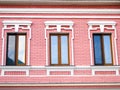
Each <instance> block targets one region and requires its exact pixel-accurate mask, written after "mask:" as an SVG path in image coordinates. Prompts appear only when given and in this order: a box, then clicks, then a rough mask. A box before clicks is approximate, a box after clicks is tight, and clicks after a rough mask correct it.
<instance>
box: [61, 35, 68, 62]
mask: <svg viewBox="0 0 120 90" xmlns="http://www.w3.org/2000/svg"><path fill="white" fill-rule="evenodd" d="M61 60H62V61H61V63H62V64H68V40H67V36H61Z"/></svg>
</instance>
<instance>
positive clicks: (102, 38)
mask: <svg viewBox="0 0 120 90" xmlns="http://www.w3.org/2000/svg"><path fill="white" fill-rule="evenodd" d="M101 42H102V43H101V44H102V45H101V46H102V63H103V65H105V53H104V35H101Z"/></svg>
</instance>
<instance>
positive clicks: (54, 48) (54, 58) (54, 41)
mask: <svg viewBox="0 0 120 90" xmlns="http://www.w3.org/2000/svg"><path fill="white" fill-rule="evenodd" d="M51 64H58V37H57V36H51Z"/></svg>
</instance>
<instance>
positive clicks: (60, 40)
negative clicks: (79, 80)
mask: <svg viewBox="0 0 120 90" xmlns="http://www.w3.org/2000/svg"><path fill="white" fill-rule="evenodd" d="M50 59H51V60H50V64H51V65H57V66H62V65H63V66H64V65H69V35H68V34H50Z"/></svg>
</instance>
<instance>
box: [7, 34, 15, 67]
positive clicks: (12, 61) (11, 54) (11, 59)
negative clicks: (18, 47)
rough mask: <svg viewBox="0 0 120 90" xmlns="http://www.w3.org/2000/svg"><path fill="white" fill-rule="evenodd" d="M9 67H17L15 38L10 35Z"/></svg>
mask: <svg viewBox="0 0 120 90" xmlns="http://www.w3.org/2000/svg"><path fill="white" fill-rule="evenodd" d="M6 64H7V65H15V36H14V35H8V52H7V61H6Z"/></svg>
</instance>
